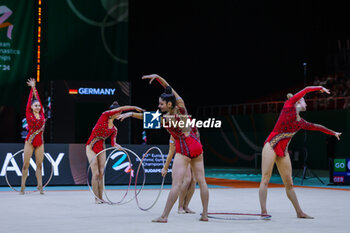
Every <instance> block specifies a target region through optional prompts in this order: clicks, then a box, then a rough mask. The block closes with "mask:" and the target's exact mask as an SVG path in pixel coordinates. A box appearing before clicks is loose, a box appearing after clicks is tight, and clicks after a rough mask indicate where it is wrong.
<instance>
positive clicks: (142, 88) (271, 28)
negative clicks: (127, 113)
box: [0, 0, 350, 232]
mask: <svg viewBox="0 0 350 233" xmlns="http://www.w3.org/2000/svg"><path fill="white" fill-rule="evenodd" d="M348 15H349V14H348V8H347V5H346V4H345V1H344V2H342V1H328V2H324V1H300V0H296V1H287V2H286V1H265V0H260V1H258V0H251V1H241V0H217V1H207V0H202V1H199V0H187V1H182V0H179V1H160V0H150V1H141V0H138V1H136V0H89V1H83V0H60V1H58V0H0V202H1V206H2V207H3V211H2V212H1V213H0V221H1V222H3V223H4V224H2V226H1V229H0V232H22V231H23V230H26V231H27V232H34V231H37V230H38V229H39V230H42V231H43V232H62V231H63V230H64V231H69V232H82V231H84V232H96V231H101V232H104V231H107V232H110V231H112V230H113V231H114V230H115V228H116V227H117V228H118V230H133V231H141V230H142V231H144V232H154V231H162V232H175V231H176V232H177V231H179V232H180V231H181V232H189V231H191V232H219V231H220V232H233V231H240V232H256V231H260V232H261V231H262V232H295V231H303V232H347V230H346V229H348V227H347V224H346V221H347V220H348V219H349V217H350V212H349V210H350V204H349V201H348V197H349V191H350V188H349V187H350V186H349V184H350V147H349V145H348V143H349V141H350V136H349V134H348V132H349V131H350V125H349V120H350V29H349V23H350V19H349V16H348ZM149 74H158V75H160V76H161V77H163V78H164V79H165V80H166V81H167V82H168V83H169V85H170V86H171V87H172V88H173V90H176V92H177V93H178V94H179V95H180V96H181V98H182V99H183V100H184V102H185V105H186V109H187V111H188V114H189V115H190V116H191V119H195V120H196V121H203V122H204V123H205V122H206V121H207V122H209V121H211V122H218V121H219V122H220V126H219V127H213V126H214V123H213V124H209V126H211V127H198V130H199V133H200V142H201V144H202V146H203V160H204V167H205V180H206V183H207V184H208V186H209V193H210V199H209V212H211V213H219V212H225V213H228V215H230V216H232V215H234V214H233V213H252V214H259V213H260V205H259V185H260V181H261V179H262V175H261V174H262V169H261V167H262V149H263V147H264V143H265V140H266V139H267V137H268V136H269V134H270V133H271V131H272V130H273V128H274V126H275V124H276V122H277V120H278V118H279V116H280V113H281V111H282V108H283V106H284V103H285V101H286V100H287V94H288V93H293V94H295V93H297V92H298V91H300V90H302V89H303V88H305V87H307V86H323V87H325V88H327V89H329V90H330V94H326V93H321V92H319V91H318V92H311V93H308V94H306V95H305V102H306V104H307V111H305V112H302V113H301V117H302V118H304V119H305V120H306V121H308V122H312V123H315V124H319V125H323V126H325V127H327V128H329V129H332V130H334V131H335V132H341V133H342V134H341V136H340V140H337V138H336V137H334V136H331V135H328V134H325V133H322V132H319V131H306V130H301V131H299V133H297V134H296V135H295V136H294V137H293V139H292V140H291V141H290V143H289V146H288V153H289V156H290V164H291V166H292V168H293V169H292V171H291V176H292V183H293V184H294V189H295V190H296V193H297V194H298V198H299V202H300V205H301V206H302V208H303V210H304V211H305V212H307V213H308V214H310V215H311V216H313V217H315V218H314V219H312V220H302V219H298V218H296V215H295V212H294V209H293V206H292V205H291V203H290V202H289V200H288V198H286V197H287V196H286V195H285V188H286V190H287V189H288V187H287V186H288V185H286V186H284V182H283V180H282V178H281V176H280V173H281V172H280V171H279V170H278V169H277V168H276V166H275V167H274V168H273V171H272V175H271V179H270V180H269V195H268V201H267V204H268V210H269V214H271V215H272V216H273V217H271V219H270V220H269V221H262V220H261V219H254V221H249V224H248V222H247V221H243V220H246V219H238V220H240V221H235V220H234V218H227V217H226V218H221V219H220V218H216V219H215V218H211V217H210V214H209V222H208V223H204V222H200V221H198V219H199V218H200V213H201V211H202V204H201V201H200V200H201V195H200V189H199V185H198V183H197V185H196V186H195V187H196V188H195V193H194V195H193V198H192V200H191V202H190V204H189V206H190V208H192V209H194V210H195V212H196V214H192V215H191V214H185V215H183V214H178V209H177V208H178V207H177V205H178V203H175V206H174V207H173V209H172V211H171V213H170V215H169V221H168V226H165V227H164V226H163V225H162V224H155V223H151V220H152V219H154V218H156V217H158V216H159V215H160V214H161V213H162V211H163V208H164V205H165V203H166V200H167V197H168V194H169V193H170V189H171V187H172V186H171V185H172V178H173V175H174V174H173V173H172V162H173V161H172V162H171V163H170V167H169V171H168V174H167V175H166V176H165V178H164V180H163V179H162V176H161V170H162V168H163V163H164V162H165V160H166V158H167V155H168V152H169V139H170V135H169V133H168V132H167V130H166V129H164V128H161V129H154V128H153V129H147V128H146V127H145V124H144V122H143V121H142V120H138V119H134V118H128V119H125V120H123V121H120V120H115V121H114V125H115V126H116V127H117V129H118V134H117V139H116V142H117V143H118V144H120V145H121V146H122V147H123V148H125V150H124V151H121V150H119V151H117V152H115V151H112V150H109V149H108V150H109V151H107V153H106V156H107V158H109V159H107V161H106V163H105V166H104V177H103V179H104V182H103V185H104V190H106V192H105V195H106V198H107V199H108V201H109V202H110V203H109V204H111V202H112V201H111V200H112V199H113V198H115V199H113V200H116V201H113V202H117V201H118V200H122V202H124V203H118V204H116V205H107V204H103V205H95V202H94V194H93V192H92V190H91V188H90V183H91V170H89V163H88V159H87V156H86V143H87V141H88V139H89V136H90V134H91V132H92V129H93V128H94V126H95V124H96V122H97V120H98V119H99V117H100V116H101V114H102V113H103V112H104V111H106V110H108V109H109V106H110V105H111V104H112V103H113V102H114V101H118V103H119V105H121V106H124V105H132V106H139V107H141V108H142V109H144V110H146V111H148V112H155V111H157V109H158V104H159V96H160V95H161V94H162V93H163V92H164V88H163V87H162V86H161V85H159V83H158V82H157V81H154V82H152V84H150V85H149V83H148V82H149V81H148V80H142V79H141V78H142V76H143V75H149ZM30 77H32V78H34V79H35V80H36V89H37V90H38V94H39V96H40V99H41V102H42V105H43V108H44V110H45V119H46V122H45V130H44V132H43V141H44V145H45V146H44V152H45V154H44V162H43V168H42V179H43V184H44V185H45V187H44V191H45V195H44V196H41V195H40V194H39V193H38V192H34V191H35V190H36V185H37V179H36V175H35V174H36V170H37V165H36V163H35V160H36V156H34V155H33V156H32V158H31V160H30V165H29V171H28V174H29V175H28V179H27V186H28V187H27V189H26V190H27V191H28V193H30V194H28V195H27V193H25V195H18V191H19V190H20V188H21V187H20V186H21V179H22V175H23V174H22V166H23V160H24V153H23V151H21V150H23V149H24V145H25V143H24V141H25V138H26V137H27V134H28V122H27V120H26V105H27V101H28V96H29V93H30V87H28V86H27V84H26V82H27V80H28V79H29V78H30ZM145 119H146V118H145ZM197 126H198V125H197ZM110 147H111V141H110V139H107V141H106V148H110ZM150 148H153V149H151V150H150V152H149V153H145V152H146V151H147V150H148V149H150ZM157 148H159V150H158V149H157ZM127 155H128V156H127ZM162 155H164V156H162ZM13 156H15V157H13ZM143 156H144V159H143V160H142V163H141V162H140V159H142V158H143ZM171 156H173V154H171ZM181 156H182V155H181ZM137 157H139V158H137ZM118 158H120V159H119V160H118ZM128 158H130V160H129V161H127V159H128ZM128 164H129V166H128ZM130 164H131V165H130ZM124 165H125V166H124ZM141 165H142V166H141ZM138 167H139V168H142V169H141V171H143V172H140V173H138V172H137V170H138V169H137V168H138ZM124 169H125V170H124ZM128 169H130V170H128ZM50 174H51V177H50ZM186 176H187V175H186ZM136 178H137V179H136ZM137 181H138V182H137ZM142 181H144V183H143V184H142ZM46 182H47V183H46ZM89 182H90V183H89ZM135 182H136V184H135ZM162 182H164V185H163V183H162ZM140 187H141V188H140ZM90 191H91V192H90ZM107 191H108V192H107ZM31 192H33V193H31ZM124 194H125V195H126V199H123V198H124V197H125V196H124ZM158 195H159V196H158ZM135 197H136V198H135ZM109 198H111V199H109ZM190 199H191V198H190ZM125 200H128V201H125ZM135 200H136V201H135ZM125 202H127V203H125ZM152 203H154V206H153V205H152ZM114 204H115V203H114ZM119 204H121V205H119ZM140 206H151V207H153V208H150V210H148V211H140V210H139V209H142V208H140ZM138 207H139V208H138ZM38 216H40V217H38ZM236 216H238V215H236ZM249 220H251V219H249Z"/></svg>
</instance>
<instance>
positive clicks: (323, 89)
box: [320, 86, 331, 94]
mask: <svg viewBox="0 0 350 233" xmlns="http://www.w3.org/2000/svg"><path fill="white" fill-rule="evenodd" d="M321 87H322V86H321ZM320 92H322V93H327V94H331V92H330V91H329V89H327V88H325V87H322V89H321V90H320Z"/></svg>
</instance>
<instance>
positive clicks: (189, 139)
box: [166, 107, 203, 158]
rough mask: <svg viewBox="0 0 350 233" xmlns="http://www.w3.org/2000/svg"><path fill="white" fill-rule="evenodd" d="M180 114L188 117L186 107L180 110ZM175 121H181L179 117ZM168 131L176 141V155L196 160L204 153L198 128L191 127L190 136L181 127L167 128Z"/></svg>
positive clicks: (176, 116)
mask: <svg viewBox="0 0 350 233" xmlns="http://www.w3.org/2000/svg"><path fill="white" fill-rule="evenodd" d="M179 112H180V114H182V115H187V110H186V108H185V107H181V108H179ZM174 118H175V121H179V120H180V117H179V116H178V115H175V116H174ZM166 129H167V131H168V132H169V133H170V134H171V135H172V136H173V138H174V139H175V148H176V153H179V154H182V155H185V156H187V157H189V158H196V157H198V156H199V155H201V154H202V153H203V147H202V144H201V142H200V139H199V133H198V130H197V128H196V127H191V130H190V134H189V135H188V136H186V134H185V133H184V132H183V129H182V128H180V127H174V126H173V125H171V126H170V127H166Z"/></svg>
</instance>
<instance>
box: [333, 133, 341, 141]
mask: <svg viewBox="0 0 350 233" xmlns="http://www.w3.org/2000/svg"><path fill="white" fill-rule="evenodd" d="M341 134H342V133H339V132H336V133H335V135H334V136H335V137H336V138H337V139H338V140H340V135H341Z"/></svg>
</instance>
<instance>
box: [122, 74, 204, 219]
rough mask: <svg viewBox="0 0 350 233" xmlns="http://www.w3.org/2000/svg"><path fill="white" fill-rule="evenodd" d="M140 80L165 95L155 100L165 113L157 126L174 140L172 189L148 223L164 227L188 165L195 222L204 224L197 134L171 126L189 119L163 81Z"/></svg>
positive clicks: (202, 174)
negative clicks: (197, 202)
mask: <svg viewBox="0 0 350 233" xmlns="http://www.w3.org/2000/svg"><path fill="white" fill-rule="evenodd" d="M142 79H150V83H152V81H153V80H157V81H158V82H159V83H160V84H161V85H162V86H163V87H164V88H165V92H164V93H163V94H161V96H160V97H159V104H158V108H159V109H160V110H161V111H162V112H163V113H166V114H165V115H163V119H164V122H163V119H162V121H161V122H162V124H163V123H165V124H167V126H165V125H163V127H166V129H167V131H168V132H169V133H170V134H171V136H172V138H173V139H174V140H175V150H176V154H175V158H174V163H173V168H172V178H173V180H172V187H171V190H170V193H169V195H168V199H167V202H166V205H165V208H164V211H163V213H162V215H161V216H160V217H159V218H157V219H154V220H152V221H153V222H161V223H166V222H167V221H168V216H169V213H170V211H171V209H172V207H173V205H174V204H175V202H176V200H177V198H178V196H179V194H180V192H181V186H182V184H183V181H184V178H185V176H186V174H187V172H186V171H187V169H188V166H189V165H191V168H192V171H193V175H194V177H195V179H196V180H197V182H198V184H199V188H200V197H201V200H202V207H203V211H202V216H201V218H200V219H199V220H200V221H208V201H209V191H208V186H207V183H206V181H205V175H204V163H203V149H202V144H201V142H200V140H199V133H198V131H197V129H196V128H195V127H193V128H192V127H180V126H179V125H178V124H175V123H176V122H179V121H186V120H188V119H189V116H188V115H187V110H186V107H185V102H184V101H183V99H182V98H181V97H180V96H179V95H178V94H177V92H176V91H175V90H173V89H172V88H171V87H170V86H169V84H168V83H167V82H166V81H165V79H163V78H162V77H160V76H159V75H156V74H153V75H146V76H143V77H142ZM127 117H134V118H137V119H142V118H143V115H142V114H140V113H133V112H129V113H125V114H122V115H121V116H120V117H119V119H121V120H123V119H125V118H127ZM169 123H171V124H169ZM169 125H170V126H169ZM175 125H176V126H175Z"/></svg>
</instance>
